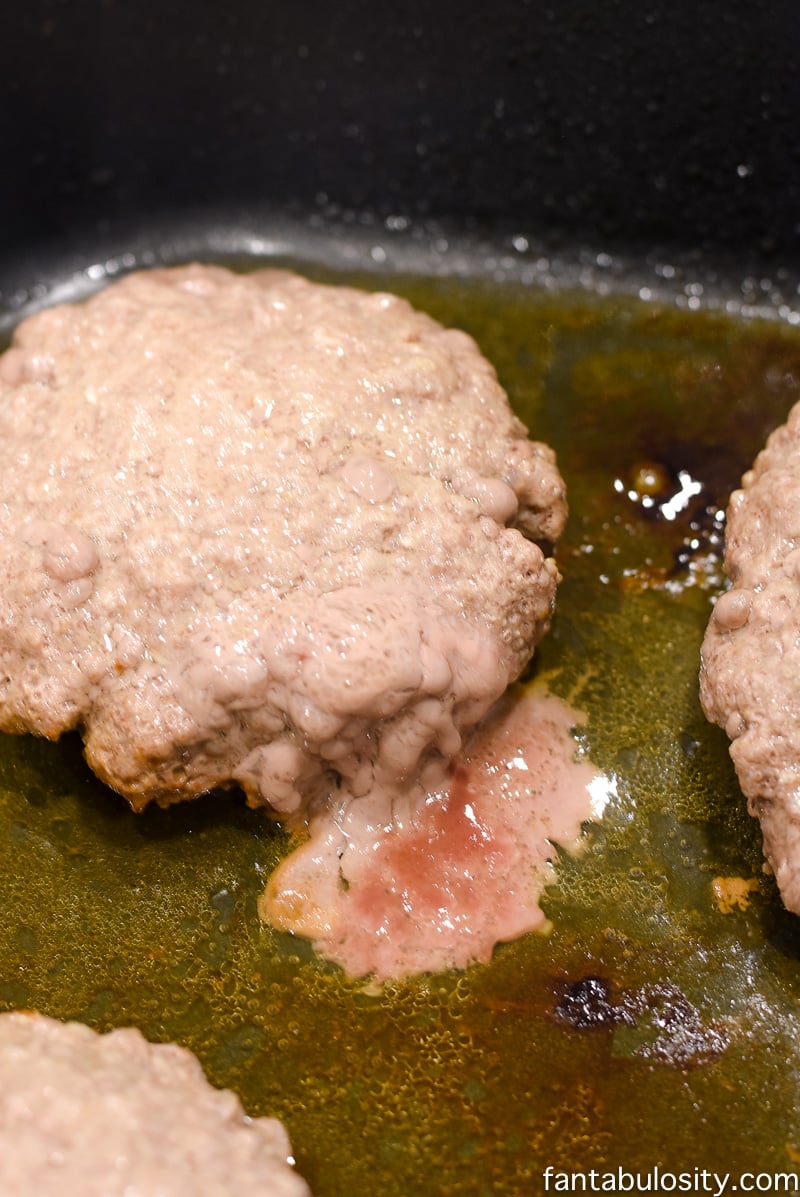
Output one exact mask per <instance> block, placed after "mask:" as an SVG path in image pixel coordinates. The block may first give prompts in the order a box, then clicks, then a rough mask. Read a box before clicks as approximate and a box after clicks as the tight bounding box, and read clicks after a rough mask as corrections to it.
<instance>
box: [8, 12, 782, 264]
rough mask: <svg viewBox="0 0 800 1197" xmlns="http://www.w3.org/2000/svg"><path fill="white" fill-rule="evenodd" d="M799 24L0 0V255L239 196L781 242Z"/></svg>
mask: <svg viewBox="0 0 800 1197" xmlns="http://www.w3.org/2000/svg"><path fill="white" fill-rule="evenodd" d="M799 29H800V22H798V18H797V7H796V5H794V4H793V3H791V0H782V2H777V3H776V2H773V3H767V4H764V3H762V4H754V3H751V2H748V3H742V2H741V0H704V2H703V3H700V4H696V3H694V2H692V3H687V2H686V0H677V2H675V0H672V2H670V3H666V2H661V3H648V2H647V0H603V2H602V3H598V0H588V2H586V0H552V2H550V3H548V2H546V0H533V2H526V0H492V2H491V3H488V2H485V0H484V2H482V3H474V4H469V3H464V0H460V2H458V3H456V2H455V0H401V2H400V3H396V4H381V3H376V0H339V2H337V3H335V4H332V3H329V2H326V3H322V2H321V0H295V2H293V3H287V2H282V0H251V2H246V0H226V2H221V0H170V2H169V3H168V4H164V3H162V0H137V2H136V3H129V2H128V0H126V2H125V3H121V2H119V0H31V2H29V3H25V2H23V3H15V4H13V5H11V4H6V5H5V6H4V12H3V21H2V37H1V38H0V81H1V82H0V96H2V103H1V104H0V145H2V148H3V168H2V172H0V258H2V257H5V256H7V255H11V254H13V255H14V257H18V256H19V255H21V254H25V253H30V254H31V255H33V258H34V260H35V258H36V256H37V254H40V253H41V251H42V250H43V249H44V248H45V247H46V246H47V245H48V244H50V245H53V244H57V245H58V246H59V247H65V248H67V249H71V250H74V251H75V253H76V254H78V255H80V254H81V253H82V252H83V249H84V247H86V246H87V239H91V238H92V237H93V238H95V239H98V238H100V239H103V238H107V237H109V236H111V237H113V236H114V234H115V231H116V230H118V229H120V228H122V227H124V226H125V225H126V224H128V222H130V221H131V220H132V219H139V220H145V219H146V220H152V219H153V218H154V217H158V216H159V215H161V214H167V213H174V212H176V211H182V210H184V209H186V208H187V206H192V207H194V208H199V209H200V210H201V211H202V210H208V211H212V210H213V211H220V210H225V209H226V208H227V207H229V206H231V205H236V206H237V207H244V208H247V209H248V210H250V211H252V212H255V213H261V214H263V215H264V216H265V217H268V216H269V214H271V213H293V214H295V215H302V214H304V213H307V212H310V211H313V210H314V209H317V208H322V209H324V210H325V211H326V213H327V214H328V215H331V216H333V217H337V216H342V215H343V216H344V219H345V220H347V218H348V215H349V214H350V213H352V212H364V211H369V212H373V213H375V214H376V215H378V216H381V217H385V216H387V215H392V214H402V215H404V216H407V217H411V218H414V219H423V220H434V221H446V222H448V223H450V224H453V225H456V226H460V227H462V228H466V229H470V228H475V227H477V228H480V229H481V230H482V231H483V232H485V233H488V234H490V235H491V234H493V233H500V232H512V233H519V232H523V233H529V234H533V235H536V236H539V237H542V238H546V239H552V238H560V239H561V240H562V241H563V240H565V241H567V242H570V241H571V240H579V241H581V242H585V243H589V244H593V245H596V246H603V247H604V248H608V249H611V250H614V249H624V250H626V251H629V252H633V253H635V252H637V250H639V249H642V250H644V249H648V250H649V249H652V247H653V246H659V247H661V246H663V247H669V248H672V249H684V250H687V251H695V250H697V251H700V252H702V253H703V254H705V255H715V254H721V255H725V254H728V253H730V252H733V253H735V254H736V255H737V257H738V258H739V259H740V260H741V259H742V256H743V255H747V257H748V258H749V259H750V260H751V261H754V262H755V261H761V260H763V261H765V262H767V263H768V262H780V263H782V264H783V265H785V266H791V265H793V264H794V263H795V262H796V260H797V257H798V246H799V244H800V238H799V236H798V231H799V229H800V135H799V133H798V113H799V112H800V72H799V69H798V63H800V53H798V51H799V50H800V34H799V33H798V30H799ZM87 252H88V248H87ZM1 269H2V266H1V265H0V270H1Z"/></svg>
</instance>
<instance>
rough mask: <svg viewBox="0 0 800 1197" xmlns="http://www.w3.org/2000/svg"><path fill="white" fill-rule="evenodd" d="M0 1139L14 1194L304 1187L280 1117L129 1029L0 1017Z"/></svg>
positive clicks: (112, 1195) (290, 1196)
mask: <svg viewBox="0 0 800 1197" xmlns="http://www.w3.org/2000/svg"><path fill="white" fill-rule="evenodd" d="M0 1147H2V1150H0V1192H3V1193H6V1194H13V1195H14V1197H70V1195H72V1194H75V1195H77V1194H80V1197H149V1195H151V1194H158V1195H159V1197H172V1195H173V1194H174V1195H175V1197H188V1195H189V1194H191V1195H192V1197H227V1195H228V1194H231V1193H235V1194H236V1195H237V1197H248V1194H251V1193H252V1194H253V1195H254V1197H255V1195H257V1197H308V1188H307V1187H306V1184H305V1182H304V1181H303V1180H302V1179H301V1178H300V1177H299V1176H298V1175H297V1174H296V1173H295V1172H294V1170H293V1168H292V1167H291V1164H290V1162H289V1158H290V1150H291V1149H290V1146H289V1140H288V1138H287V1135H286V1131H285V1130H284V1128H283V1126H282V1125H281V1123H280V1122H278V1121H277V1120H276V1119H274V1118H248V1117H247V1115H246V1114H245V1113H244V1110H243V1109H242V1107H241V1105H240V1103H239V1099H238V1097H236V1096H235V1095H234V1094H233V1093H231V1092H230V1091H227V1090H219V1089H214V1088H212V1086H211V1085H209V1083H208V1081H207V1080H206V1078H205V1076H204V1075H203V1071H202V1069H201V1067H200V1065H199V1063H198V1062H197V1060H196V1059H195V1057H194V1056H193V1055H192V1054H191V1053H190V1052H188V1051H186V1050H184V1048H181V1047H176V1046H175V1045H173V1044H153V1043H148V1042H147V1040H146V1039H144V1038H143V1037H142V1035H141V1034H140V1033H139V1032H138V1031H137V1030H134V1029H133V1028H131V1027H126V1028H124V1029H122V1030H117V1031H111V1032H110V1033H109V1034H107V1035H98V1034H96V1033H95V1032H94V1031H92V1030H90V1029H89V1027H86V1026H83V1025H82V1024H81V1023H75V1022H72V1023H62V1022H58V1021H56V1020H55V1019H52V1018H45V1017H43V1016H42V1015H40V1014H33V1013H29V1012H26V1013H21V1012H15V1013H12V1014H3V1015H0Z"/></svg>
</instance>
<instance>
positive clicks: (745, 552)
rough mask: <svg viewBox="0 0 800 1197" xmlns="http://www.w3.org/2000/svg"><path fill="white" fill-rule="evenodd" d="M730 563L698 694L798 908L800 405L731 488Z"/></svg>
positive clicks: (784, 889) (788, 898) (789, 902)
mask: <svg viewBox="0 0 800 1197" xmlns="http://www.w3.org/2000/svg"><path fill="white" fill-rule="evenodd" d="M725 570H726V572H727V574H728V576H729V577H730V579H731V589H730V590H729V591H728V592H726V593H725V594H723V595H722V596H721V597H720V598H719V599H718V600H717V603H716V606H715V607H714V612H713V614H712V617H711V620H710V622H709V625H708V629H707V631H706V635H705V639H704V641H703V649H702V666H701V673H700V696H701V700H702V703H703V708H704V710H705V712H706V715H707V716H708V718H709V719H710V720H712V721H713V722H715V723H718V724H719V725H720V726H721V727H724V729H725V731H726V732H727V734H728V736H729V737H730V740H731V745H730V753H731V757H732V759H733V762H734V765H735V767H736V773H737V776H738V778H739V783H740V785H741V787H742V790H743V791H744V793H745V794H746V796H747V800H748V808H749V810H750V813H751V814H753V815H757V816H758V818H759V819H760V820H761V829H762V832H763V836H764V854H765V856H766V858H767V861H768V862H769V864H770V866H771V868H772V870H773V871H774V873H775V876H776V878H777V881H778V885H779V887H780V890H781V894H782V896H783V900H784V902H785V904H786V906H787V907H788V908H789V909H790V910H793V911H795V912H797V913H800V698H799V697H798V694H799V693H800V692H799V691H798V679H800V406H798V407H795V408H794V409H793V411H792V412H791V414H790V416H789V419H788V422H787V423H786V424H784V425H783V426H782V427H780V428H778V429H777V430H776V431H775V432H773V433H772V435H771V436H770V438H769V440H768V441H767V444H766V447H765V448H764V450H763V451H762V452H761V453H760V454H759V456H758V457H757V458H756V461H755V463H754V465H753V468H752V469H751V470H750V471H749V472H748V473H747V474H745V476H744V478H743V479H742V487H741V489H740V490H737V491H734V493H733V495H732V496H731V500H730V504H729V507H728V516H727V532H726V547H725Z"/></svg>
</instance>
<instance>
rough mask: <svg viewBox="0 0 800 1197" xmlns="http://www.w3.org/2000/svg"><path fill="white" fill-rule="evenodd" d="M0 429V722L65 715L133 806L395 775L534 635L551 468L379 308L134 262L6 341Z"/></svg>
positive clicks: (53, 722) (286, 810) (373, 781)
mask: <svg viewBox="0 0 800 1197" xmlns="http://www.w3.org/2000/svg"><path fill="white" fill-rule="evenodd" d="M0 439H2V443H3V448H4V467H3V470H2V473H1V474H0V728H2V729H3V730H6V731H11V732H25V731H31V732H36V733H39V734H42V735H45V736H48V737H53V738H54V737H57V736H59V735H60V734H61V733H62V732H64V731H67V730H69V729H71V728H78V729H80V731H81V732H82V734H83V737H84V742H85V752H86V757H87V760H88V762H89V764H90V765H91V767H92V768H93V769H94V770H95V772H96V773H97V774H98V775H99V776H100V777H101V778H102V779H103V780H104V781H105V782H106V783H108V784H109V785H110V786H112V787H113V788H114V789H116V790H118V791H119V792H120V793H122V794H124V795H125V797H126V798H127V799H128V800H129V802H130V803H131V804H132V806H134V807H135V808H141V807H143V806H145V805H146V804H147V803H148V802H150V801H151V800H155V801H156V802H159V803H161V804H167V803H170V802H173V801H176V800H179V799H182V798H189V797H192V796H193V795H196V794H198V793H200V792H203V791H206V790H209V789H212V788H214V787H218V786H227V785H233V784H239V785H241V786H242V787H243V788H244V790H245V792H246V794H247V796H248V799H249V801H250V802H251V803H253V804H264V805H267V806H269V807H271V808H272V810H273V811H275V812H277V813H279V814H280V815H281V816H282V817H284V818H287V819H288V820H289V821H291V820H292V819H295V820H299V819H301V818H303V817H304V816H305V814H306V813H307V812H308V810H309V809H310V808H311V807H313V805H314V803H315V801H317V802H318V801H323V800H324V797H325V795H327V794H328V793H329V792H330V791H331V788H332V786H334V785H340V786H343V787H344V788H346V789H347V790H348V791H349V792H351V793H353V794H354V795H359V794H364V793H367V792H368V791H370V790H371V789H372V788H373V787H375V786H376V785H393V784H396V783H397V782H398V781H402V780H403V779H405V778H407V777H409V776H411V775H413V774H414V773H415V772H416V771H418V770H419V769H420V768H421V766H423V765H424V763H425V762H426V761H427V760H429V759H433V758H435V759H437V760H441V759H443V758H447V759H449V758H450V757H452V755H453V754H454V753H455V752H456V751H457V749H458V747H459V745H460V742H461V737H462V734H463V733H464V732H465V731H466V730H468V729H469V728H470V727H472V726H473V725H474V724H475V723H476V722H477V721H478V720H479V719H480V718H481V716H482V715H483V714H484V713H485V712H486V711H487V709H488V708H489V706H490V705H491V704H492V703H493V702H494V700H495V699H496V698H497V697H498V696H499V695H500V694H501V693H502V692H503V690H504V689H505V688H506V686H507V685H508V683H509V682H510V681H511V680H513V679H514V678H516V677H517V676H518V674H519V673H520V671H521V670H522V668H523V667H524V666H525V664H526V663H527V661H528V660H529V658H530V656H531V654H532V652H533V649H534V645H535V644H536V642H537V640H538V639H539V637H540V636H541V635H542V634H543V633H544V631H545V630H546V628H547V626H548V623H549V620H550V616H551V612H552V607H553V602H554V596H555V588H556V582H557V576H558V575H557V569H556V566H555V563H554V562H553V560H552V559H551V558H550V557H549V556H547V555H546V553H547V547H546V546H548V545H550V544H552V542H554V541H555V540H556V538H557V537H558V535H559V534H560V532H561V530H562V527H563V523H564V519H565V515H566V507H565V502H564V487H563V483H562V480H561V478H560V476H559V474H558V471H557V469H556V466H555V462H554V457H553V454H552V452H551V450H549V449H548V448H547V447H546V446H543V445H541V444H538V443H536V442H532V441H530V440H529V439H528V438H527V436H526V433H525V429H524V427H523V425H522V424H521V423H520V422H519V420H518V419H517V418H516V417H515V416H514V415H513V413H512V411H511V409H510V407H509V404H508V401H507V398H506V395H505V393H504V392H503V390H502V388H501V387H500V386H499V384H498V382H497V378H496V376H495V373H494V370H493V369H492V367H491V366H490V365H489V363H488V362H487V361H486V360H485V359H484V358H483V357H482V356H481V354H480V353H479V351H478V349H477V347H476V345H475V343H474V342H473V341H472V340H471V338H470V337H468V336H467V335H465V334H464V333H462V332H457V331H453V330H446V329H444V328H442V327H441V326H440V325H439V324H437V323H436V322H435V321H434V320H432V319H430V318H429V317H427V316H425V315H423V314H421V313H419V312H416V311H415V310H413V309H412V308H411V307H410V306H409V304H407V303H406V302H405V301H403V300H401V299H398V298H396V297H393V296H390V295H386V294H374V295H373V294H366V293H363V292H360V291H356V290H353V289H350V288H345V287H328V286H321V285H316V284H313V283H311V282H308V281H306V280H304V279H302V278H300V277H298V276H295V275H292V274H289V273H286V272H283V271H274V270H264V271H258V272H256V273H254V274H250V275H247V276H239V275H235V274H232V273H230V272H229V271H226V270H223V269H221V268H215V267H203V266H189V267H183V268H178V269H169V270H155V271H151V272H143V273H140V274H135V275H131V276H129V277H127V278H125V279H123V280H121V281H120V282H118V283H116V284H114V285H113V286H111V287H109V288H108V289H107V290H105V291H103V292H101V293H99V294H98V295H96V296H94V297H93V298H91V299H89V300H88V301H87V302H86V303H84V304H80V305H67V306H61V307H56V308H53V309H50V310H47V311H43V312H41V313H39V314H37V315H35V316H32V317H30V318H29V319H27V320H25V321H24V322H23V323H22V324H21V325H20V326H19V328H18V329H17V332H16V335H15V338H14V343H13V346H12V348H11V349H10V350H9V351H8V352H7V353H6V354H5V355H4V356H3V357H2V358H0ZM540 546H544V551H543V549H542V547H540Z"/></svg>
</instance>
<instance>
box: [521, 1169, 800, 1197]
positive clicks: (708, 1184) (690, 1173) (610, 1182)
mask: <svg viewBox="0 0 800 1197" xmlns="http://www.w3.org/2000/svg"><path fill="white" fill-rule="evenodd" d="M542 1179H543V1181H544V1191H545V1193H711V1194H713V1197H725V1195H727V1194H728V1193H800V1174H798V1173H797V1172H742V1173H739V1174H738V1175H734V1174H733V1173H732V1172H712V1171H710V1170H709V1169H707V1168H692V1169H689V1170H686V1171H682V1172H673V1171H670V1170H669V1169H666V1168H664V1169H662V1168H660V1167H658V1165H656V1167H654V1168H650V1169H648V1170H647V1171H644V1172H632V1171H630V1170H628V1169H627V1168H615V1169H607V1170H603V1169H599V1168H590V1169H588V1170H586V1171H584V1172H568V1171H567V1170H565V1169H560V1168H554V1167H553V1166H552V1165H548V1167H547V1168H545V1170H544V1172H543V1173H542Z"/></svg>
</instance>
